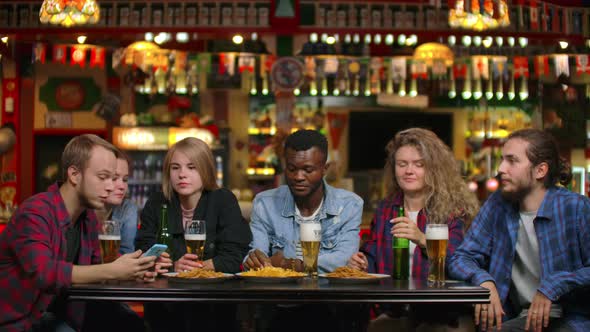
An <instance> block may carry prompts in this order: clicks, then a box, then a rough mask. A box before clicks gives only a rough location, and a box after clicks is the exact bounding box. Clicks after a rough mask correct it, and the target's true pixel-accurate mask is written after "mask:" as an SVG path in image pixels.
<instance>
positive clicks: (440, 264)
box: [426, 224, 449, 285]
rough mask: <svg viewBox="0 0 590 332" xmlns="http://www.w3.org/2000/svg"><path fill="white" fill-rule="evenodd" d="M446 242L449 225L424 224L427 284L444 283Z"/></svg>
mask: <svg viewBox="0 0 590 332" xmlns="http://www.w3.org/2000/svg"><path fill="white" fill-rule="evenodd" d="M448 243H449V225H447V224H427V225H426V251H427V253H428V261H429V262H430V269H429V271H428V283H429V284H434V285H444V283H445V259H446V258H447V246H448Z"/></svg>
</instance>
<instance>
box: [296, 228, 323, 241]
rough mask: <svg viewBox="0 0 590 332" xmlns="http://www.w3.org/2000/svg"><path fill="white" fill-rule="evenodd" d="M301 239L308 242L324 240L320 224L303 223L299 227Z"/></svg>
mask: <svg viewBox="0 0 590 332" xmlns="http://www.w3.org/2000/svg"><path fill="white" fill-rule="evenodd" d="M299 228H300V239H301V241H306V242H319V241H321V240H322V225H321V224H320V223H303V224H300V225H299Z"/></svg>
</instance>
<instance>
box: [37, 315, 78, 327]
mask: <svg viewBox="0 0 590 332" xmlns="http://www.w3.org/2000/svg"><path fill="white" fill-rule="evenodd" d="M75 331H76V330H74V329H73V328H71V327H70V326H69V325H68V324H67V323H66V322H65V321H64V320H62V319H61V318H58V317H57V315H56V314H54V313H53V312H49V311H48V312H45V313H43V315H42V316H41V320H40V321H39V322H37V323H36V324H35V325H33V332H75Z"/></svg>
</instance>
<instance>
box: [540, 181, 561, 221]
mask: <svg viewBox="0 0 590 332" xmlns="http://www.w3.org/2000/svg"><path fill="white" fill-rule="evenodd" d="M558 190H559V189H558V188H557V187H555V186H553V187H551V188H549V189H547V192H546V193H545V197H543V201H542V202H541V205H540V206H539V210H538V212H537V218H545V219H548V220H552V219H553V214H554V213H555V212H556V211H555V210H554V208H553V207H554V204H553V201H554V200H555V194H556V193H557V191H558Z"/></svg>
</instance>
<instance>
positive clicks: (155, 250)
mask: <svg viewBox="0 0 590 332" xmlns="http://www.w3.org/2000/svg"><path fill="white" fill-rule="evenodd" d="M166 249H168V246H167V245H165V244H158V243H156V244H154V245H153V246H152V247H151V248H149V249H148V251H146V252H144V253H143V255H141V256H142V257H147V256H156V257H160V255H161V254H163V253H164V252H165V251H166Z"/></svg>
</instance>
